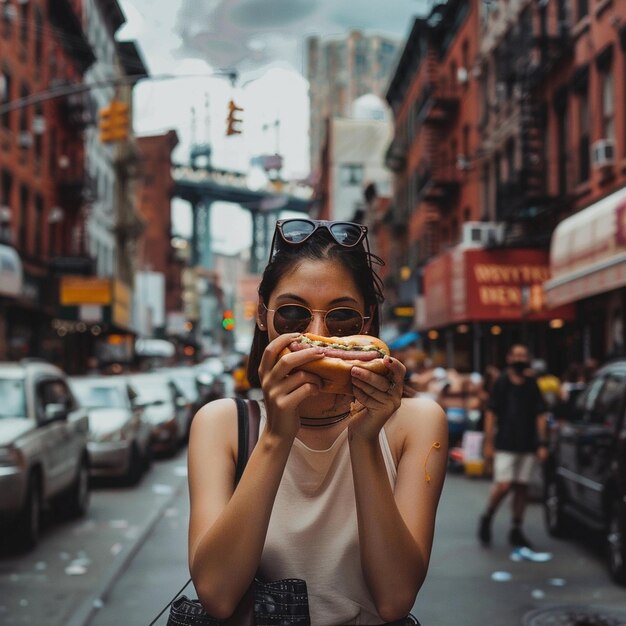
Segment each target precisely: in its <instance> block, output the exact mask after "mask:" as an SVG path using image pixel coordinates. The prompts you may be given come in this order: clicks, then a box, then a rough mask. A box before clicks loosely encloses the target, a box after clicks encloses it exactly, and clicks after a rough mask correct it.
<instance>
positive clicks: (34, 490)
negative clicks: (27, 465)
mask: <svg viewBox="0 0 626 626" xmlns="http://www.w3.org/2000/svg"><path fill="white" fill-rule="evenodd" d="M40 531H41V481H40V480H39V477H38V476H37V475H36V474H31V476H30V478H29V480H28V491H27V492H26V499H25V500H24V506H23V507H22V511H21V512H20V515H19V517H18V519H17V521H16V524H15V539H16V541H17V544H18V547H19V548H20V549H22V550H31V549H32V548H34V547H35V546H36V545H37V543H38V542H39V534H40Z"/></svg>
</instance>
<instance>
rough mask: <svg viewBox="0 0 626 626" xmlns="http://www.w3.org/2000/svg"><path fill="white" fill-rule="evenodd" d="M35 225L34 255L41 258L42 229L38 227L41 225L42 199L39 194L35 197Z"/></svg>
mask: <svg viewBox="0 0 626 626" xmlns="http://www.w3.org/2000/svg"><path fill="white" fill-rule="evenodd" d="M35 224H36V228H35V254H38V255H41V256H43V250H42V247H41V244H42V239H41V236H42V234H43V229H42V228H41V226H40V225H41V224H43V197H42V196H41V194H37V195H36V196H35Z"/></svg>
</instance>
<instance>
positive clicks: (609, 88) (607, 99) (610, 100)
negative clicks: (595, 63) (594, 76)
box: [600, 67, 615, 140]
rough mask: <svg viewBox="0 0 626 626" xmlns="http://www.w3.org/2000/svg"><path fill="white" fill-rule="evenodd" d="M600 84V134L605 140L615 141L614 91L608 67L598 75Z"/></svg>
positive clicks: (611, 75)
mask: <svg viewBox="0 0 626 626" xmlns="http://www.w3.org/2000/svg"><path fill="white" fill-rule="evenodd" d="M600 81H601V83H602V133H603V137H604V138H605V139H612V140H615V90H614V83H613V71H612V68H611V67H609V68H608V69H607V70H606V71H604V72H602V73H601V74H600Z"/></svg>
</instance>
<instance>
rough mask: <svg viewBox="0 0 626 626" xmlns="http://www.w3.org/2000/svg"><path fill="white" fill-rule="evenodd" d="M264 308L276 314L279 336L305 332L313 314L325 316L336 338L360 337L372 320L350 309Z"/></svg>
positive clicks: (297, 306) (327, 326) (293, 305)
mask: <svg viewBox="0 0 626 626" xmlns="http://www.w3.org/2000/svg"><path fill="white" fill-rule="evenodd" d="M263 307H264V308H265V310H266V311H267V312H268V313H273V314H274V318H273V324H274V330H276V332H277V333H278V334H279V335H284V334H285V333H303V332H305V331H306V329H307V328H308V327H309V325H310V324H311V322H312V320H313V313H323V314H324V325H325V326H326V328H327V330H328V332H329V334H330V335H332V336H334V337H346V336H348V335H359V334H361V331H362V330H363V326H364V325H365V321H366V320H368V319H370V318H369V317H365V316H364V315H362V314H361V313H360V312H359V311H357V310H356V309H352V308H350V307H337V308H336V309H330V310H328V311H324V310H320V309H309V308H308V307H306V306H304V305H302V304H283V305H281V306H279V307H278V308H277V309H268V308H267V307H266V306H265V304H264V305H263Z"/></svg>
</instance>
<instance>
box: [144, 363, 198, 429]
mask: <svg viewBox="0 0 626 626" xmlns="http://www.w3.org/2000/svg"><path fill="white" fill-rule="evenodd" d="M155 371H156V372H158V373H161V374H165V375H166V376H167V377H168V378H170V379H171V380H172V381H173V382H174V384H175V385H176V386H177V387H178V388H179V389H180V390H181V391H182V392H183V394H184V395H185V397H186V398H187V400H188V401H189V420H190V421H191V419H192V418H193V416H194V415H195V414H196V411H197V410H198V409H199V408H200V407H201V406H203V405H204V402H203V401H202V396H201V394H200V382H199V381H198V376H197V373H196V371H195V370H194V368H193V367H188V366H185V365H181V366H179V367H167V368H161V369H158V370H155Z"/></svg>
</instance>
